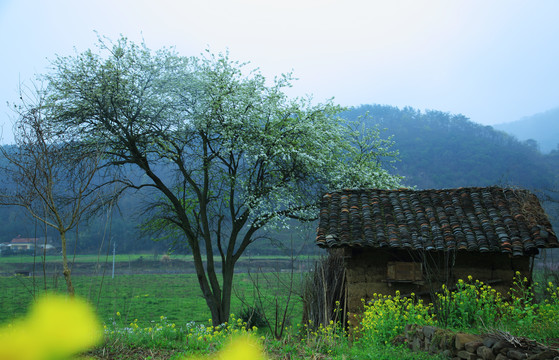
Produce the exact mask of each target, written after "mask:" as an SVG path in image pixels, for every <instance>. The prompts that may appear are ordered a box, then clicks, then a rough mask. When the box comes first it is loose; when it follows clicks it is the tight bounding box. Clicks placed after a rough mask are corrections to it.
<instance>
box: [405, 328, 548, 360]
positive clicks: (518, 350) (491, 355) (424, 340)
mask: <svg viewBox="0 0 559 360" xmlns="http://www.w3.org/2000/svg"><path fill="white" fill-rule="evenodd" d="M394 344H396V345H406V346H408V347H409V348H410V349H411V350H412V351H425V352H429V353H431V354H443V355H444V356H446V357H448V358H449V359H453V360H461V359H465V360H479V359H481V360H507V359H511V360H524V359H526V360H543V359H557V360H559V351H558V350H557V349H552V348H549V347H547V346H544V345H542V344H539V343H537V342H535V341H532V340H528V339H525V338H512V337H510V339H509V340H506V339H505V337H504V336H498V335H496V334H490V335H474V334H467V333H460V332H458V333H457V332H453V331H451V330H447V329H439V328H436V327H434V326H417V325H408V326H406V330H405V333H404V334H403V335H400V336H398V337H397V338H396V339H395V340H394Z"/></svg>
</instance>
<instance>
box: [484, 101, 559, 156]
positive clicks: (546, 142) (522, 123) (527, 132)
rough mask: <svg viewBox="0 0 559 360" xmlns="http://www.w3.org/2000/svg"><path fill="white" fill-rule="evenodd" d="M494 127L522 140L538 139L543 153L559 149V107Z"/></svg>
mask: <svg viewBox="0 0 559 360" xmlns="http://www.w3.org/2000/svg"><path fill="white" fill-rule="evenodd" d="M493 127H494V128H495V129H497V130H502V131H504V132H506V133H508V134H511V135H514V136H515V137H516V138H517V139H519V140H521V141H526V140H529V139H533V140H536V141H537V143H538V148H539V150H540V151H541V152H543V153H549V152H550V151H552V150H558V149H559V147H558V146H559V107H556V108H554V109H551V110H548V111H545V112H542V113H539V114H535V115H532V116H526V117H523V118H522V119H520V120H517V121H513V122H508V123H503V124H497V125H494V126H493Z"/></svg>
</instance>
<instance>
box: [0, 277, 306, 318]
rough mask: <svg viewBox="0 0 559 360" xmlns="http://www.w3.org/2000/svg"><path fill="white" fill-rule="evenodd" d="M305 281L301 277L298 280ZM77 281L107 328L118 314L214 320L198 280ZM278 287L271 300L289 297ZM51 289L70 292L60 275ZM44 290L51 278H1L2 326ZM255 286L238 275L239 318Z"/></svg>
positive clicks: (297, 311) (270, 289)
mask: <svg viewBox="0 0 559 360" xmlns="http://www.w3.org/2000/svg"><path fill="white" fill-rule="evenodd" d="M260 276H261V277H262V276H266V274H261V275H260ZM282 276H284V277H286V276H288V274H282ZM299 279H300V277H299V274H297V277H296V281H297V282H298V281H299ZM261 281H262V279H261ZM73 282H74V286H75V288H76V294H77V295H78V296H81V297H83V298H85V299H87V300H88V301H89V302H90V303H91V304H92V305H93V306H94V307H95V308H96V309H97V312H98V314H99V317H100V318H101V319H102V321H103V322H105V323H108V322H112V321H113V320H115V319H116V318H117V317H116V313H117V312H119V313H120V314H121V316H120V317H119V318H118V321H120V322H124V323H129V322H132V321H134V320H135V319H138V322H139V323H143V324H149V323H150V322H151V321H157V320H159V318H160V316H166V317H167V319H168V321H170V322H173V323H177V324H184V323H187V322H191V321H195V322H204V323H206V322H207V321H208V319H209V318H210V313H209V311H208V309H207V306H206V302H205V300H204V299H203V298H202V296H201V291H200V288H199V285H198V281H197V279H196V276H195V275H190V274H181V275H119V276H115V278H114V279H111V277H110V276H108V277H105V278H103V277H101V276H74V277H73ZM274 283H275V282H272V286H269V285H268V286H265V287H262V288H263V289H264V292H265V293H264V297H265V298H266V299H267V300H269V299H272V298H275V297H278V296H279V297H280V298H281V297H285V294H286V291H285V289H282V287H281V286H274V285H273V284H274ZM297 285H299V284H297ZM46 286H47V289H48V291H57V292H64V291H65V286H66V284H65V282H64V279H63V278H62V277H61V276H59V277H51V278H47V279H46ZM44 287H45V279H44V278H42V277H36V278H33V277H21V276H10V277H0V288H1V289H2V291H1V292H0V304H2V306H1V308H2V311H1V312H0V323H5V322H9V321H11V320H13V319H14V318H15V317H17V316H20V315H23V314H25V312H26V309H27V307H28V305H29V304H30V303H31V302H32V301H33V298H34V297H36V296H40V295H41V294H43V293H44ZM253 287H254V285H253V281H252V280H251V279H250V278H249V276H248V275H247V274H237V275H236V278H235V288H234V295H233V297H232V305H231V311H232V312H233V313H239V312H240V310H241V309H242V308H243V303H242V301H241V300H240V299H244V301H245V302H246V303H247V304H249V305H253V304H254V296H253ZM292 301H293V304H294V306H295V308H294V311H293V319H292V320H293V321H300V320H301V313H302V305H301V302H300V301H299V298H298V297H295V298H293V299H292Z"/></svg>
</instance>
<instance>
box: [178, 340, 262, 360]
mask: <svg viewBox="0 0 559 360" xmlns="http://www.w3.org/2000/svg"><path fill="white" fill-rule="evenodd" d="M209 358H210V359H215V360H265V359H266V356H265V355H264V351H263V350H262V346H261V345H260V343H258V342H257V341H256V340H255V339H253V338H252V337H251V336H249V335H246V336H238V337H236V338H234V339H232V341H231V343H230V344H229V345H227V346H226V347H224V348H223V349H222V350H221V351H220V352H218V353H217V354H216V355H214V356H212V357H209ZM187 359H203V358H199V357H194V358H192V357H188V358H187Z"/></svg>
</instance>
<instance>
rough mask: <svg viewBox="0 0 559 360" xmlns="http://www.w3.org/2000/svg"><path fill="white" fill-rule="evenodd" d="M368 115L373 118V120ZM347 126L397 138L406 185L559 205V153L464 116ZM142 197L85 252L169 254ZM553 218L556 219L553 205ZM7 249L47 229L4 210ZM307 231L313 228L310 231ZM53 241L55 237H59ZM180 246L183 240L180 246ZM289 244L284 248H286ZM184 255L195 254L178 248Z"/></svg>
mask: <svg viewBox="0 0 559 360" xmlns="http://www.w3.org/2000/svg"><path fill="white" fill-rule="evenodd" d="M367 114H368V115H367ZM342 116H343V117H345V118H347V119H348V120H358V121H362V122H363V123H364V124H366V125H367V126H378V127H380V128H381V129H385V130H384V131H383V133H382V134H383V136H384V137H389V136H392V140H393V141H394V146H393V148H394V149H397V150H398V151H399V159H400V160H399V161H397V162H396V163H394V164H393V166H394V167H393V168H392V169H391V172H393V173H395V174H399V175H403V176H405V179H404V184H405V185H406V186H415V187H416V188H418V189H427V188H454V187H461V186H490V185H499V186H515V187H522V188H528V189H531V190H533V191H536V192H538V193H539V194H540V196H542V198H543V196H544V194H548V195H549V194H551V195H552V196H553V197H554V198H556V197H557V196H556V193H553V192H552V191H557V189H558V185H557V184H558V182H559V171H558V170H557V169H559V152H558V151H553V152H551V153H550V154H542V153H540V152H539V151H538V150H537V149H535V148H534V147H533V146H531V145H530V144H529V143H526V142H522V141H519V140H517V139H516V138H515V137H513V136H510V135H507V134H506V133H504V132H502V131H497V130H495V129H493V128H492V127H490V126H483V125H479V124H476V123H473V122H471V121H469V120H468V119H467V118H466V117H464V116H462V115H452V114H448V113H443V112H439V111H427V112H421V111H418V110H416V109H412V108H404V109H399V108H396V107H392V106H382V105H363V106H360V107H357V108H352V109H350V110H349V111H346V112H345V113H343V114H342ZM143 204H144V201H143V200H142V198H140V197H139V196H138V194H137V193H134V192H130V193H127V194H126V195H125V196H124V197H123V198H122V199H121V201H120V203H119V207H118V208H117V209H115V210H114V212H113V213H112V214H107V213H103V214H100V215H98V216H97V217H96V218H93V219H91V220H90V221H89V223H87V224H83V225H81V226H80V227H79V241H78V242H77V250H78V251H79V252H89V253H92V252H98V251H100V252H101V253H103V254H104V253H107V252H108V251H112V248H110V249H109V248H108V247H107V245H108V242H109V239H110V240H111V241H112V242H116V243H117V252H119V253H126V252H134V251H155V252H159V253H161V252H163V251H165V250H166V249H167V248H168V247H169V246H170V244H172V243H173V242H174V241H175V240H180V239H174V238H173V237H172V236H170V237H169V238H168V239H165V240H162V241H159V242H154V241H153V240H152V239H153V236H152V235H151V234H143V233H142V232H141V231H140V225H141V223H142V221H143V220H145V218H146V217H147V216H149V215H148V214H144V213H143V209H142V205H143ZM547 208H548V212H549V213H550V215H551V216H552V217H554V218H556V217H557V215H559V214H557V213H556V212H557V210H556V207H554V206H553V202H548V203H547ZM0 227H1V229H2V231H1V232H0V242H7V241H10V240H11V239H12V238H14V237H16V236H17V235H21V236H22V237H35V236H38V237H40V236H44V235H43V234H44V226H43V227H41V226H40V225H39V224H36V223H35V222H34V221H33V220H32V219H30V218H29V217H28V216H26V215H25V212H24V211H23V210H21V209H18V208H13V207H6V206H4V207H0ZM307 228H309V227H308V226H307ZM49 234H50V235H54V234H53V233H52V232H50V233H49ZM312 235H313V234H312V230H307V231H306V232H304V233H303V235H302V233H300V232H293V230H290V231H286V230H282V231H278V232H269V233H267V234H265V236H263V238H262V239H259V240H258V241H257V242H256V243H255V244H253V245H251V247H250V253H251V254H258V253H265V254H266V253H267V254H283V253H285V250H284V249H285V248H289V247H290V246H291V244H290V242H291V241H292V240H293V242H294V243H295V248H297V249H303V251H305V252H312V251H313V250H314V249H315V246H314V244H313V242H312ZM179 242H180V241H179ZM281 244H283V245H281ZM178 250H179V251H181V252H185V251H188V250H187V249H185V247H184V246H182V247H181V246H178Z"/></svg>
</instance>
